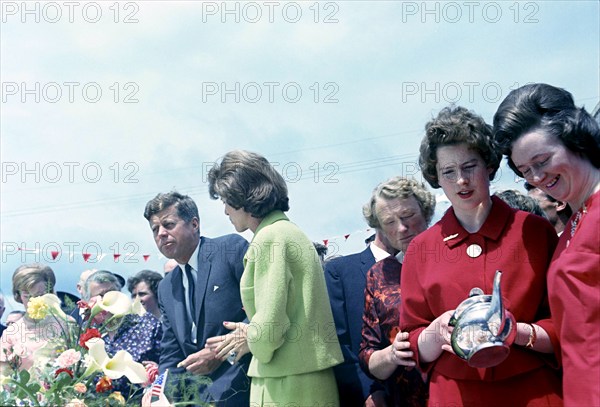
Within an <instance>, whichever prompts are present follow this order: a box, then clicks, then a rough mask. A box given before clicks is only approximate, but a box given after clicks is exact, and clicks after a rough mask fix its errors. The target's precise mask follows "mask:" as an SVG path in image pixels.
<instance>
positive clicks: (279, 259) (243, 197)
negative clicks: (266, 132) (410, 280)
mask: <svg viewBox="0 0 600 407" xmlns="http://www.w3.org/2000/svg"><path fill="white" fill-rule="evenodd" d="M208 182H209V193H210V196H211V198H213V199H218V198H220V199H221V200H222V201H223V204H224V205H225V214H226V215H227V216H229V219H230V221H231V223H232V224H233V226H234V228H235V230H236V231H237V232H244V231H245V230H248V229H249V230H251V231H252V232H253V233H254V237H253V239H252V242H251V244H250V246H249V249H248V252H247V253H246V255H245V257H244V265H245V267H244V274H243V275H242V280H241V282H240V285H241V293H242V302H243V304H244V308H245V310H246V313H247V314H248V318H249V319H250V324H249V325H248V326H246V327H245V329H244V331H245V333H246V339H247V340H246V341H244V343H243V344H244V346H245V347H246V348H247V349H249V350H250V351H251V352H252V361H251V363H250V369H249V371H248V375H249V376H251V377H252V382H251V390H250V401H251V404H252V405H253V406H264V405H274V404H277V405H287V404H290V405H291V404H294V405H298V406H313V405H327V406H335V405H338V392H337V387H336V382H335V376H334V373H333V369H332V367H333V366H335V365H337V364H339V363H341V362H342V360H343V357H342V353H341V350H340V346H339V343H338V341H337V338H336V337H335V335H334V337H333V338H332V337H331V336H330V334H331V333H333V332H334V329H335V328H334V322H333V316H332V314H331V308H330V306H329V300H328V296H327V288H326V286H325V278H324V276H323V269H322V267H321V262H320V260H319V256H318V255H317V252H316V250H315V248H314V245H313V243H312V242H311V241H310V240H309V239H308V238H307V236H306V235H305V234H304V233H303V232H302V231H301V230H300V229H299V228H298V226H296V225H295V224H293V223H292V222H290V220H289V219H288V217H287V216H286V215H285V214H284V212H285V211H287V210H289V198H288V191H287V186H286V184H285V181H284V179H283V177H282V176H281V174H279V173H278V172H277V171H276V170H275V169H274V168H273V166H272V165H271V164H270V163H269V161H267V159H266V158H264V157H263V156H261V155H259V154H256V153H252V152H248V151H242V150H236V151H231V152H229V153H227V154H225V156H224V157H223V158H222V160H221V162H220V163H216V164H215V165H214V166H213V168H212V169H211V170H210V171H209V174H208ZM267 330H268V331H267ZM267 332H268V334H267ZM309 333H310V334H309ZM230 339H234V338H231V337H228V338H225V340H224V341H223V344H222V345H220V346H218V347H217V348H216V350H215V351H217V352H219V353H218V355H220V356H221V357H223V356H225V355H226V353H227V352H229V349H231V348H232V347H233V346H235V345H236V344H235V341H233V340H231V341H230Z"/></svg>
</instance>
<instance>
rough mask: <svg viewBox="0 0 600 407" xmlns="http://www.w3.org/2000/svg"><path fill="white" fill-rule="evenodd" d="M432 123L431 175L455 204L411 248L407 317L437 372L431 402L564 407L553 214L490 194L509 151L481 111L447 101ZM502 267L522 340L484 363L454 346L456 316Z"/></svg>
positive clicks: (417, 347) (427, 171)
mask: <svg viewBox="0 0 600 407" xmlns="http://www.w3.org/2000/svg"><path fill="white" fill-rule="evenodd" d="M425 129H426V135H425V137H424V139H423V141H422V143H421V149H420V157H419V164H420V166H421V170H422V172H423V176H424V177H425V179H426V180H427V181H428V182H429V184H430V185H431V186H432V187H434V188H439V187H441V188H442V189H443V191H444V193H445V194H446V196H447V197H448V199H449V200H450V202H451V204H452V207H451V208H450V209H449V210H448V211H447V212H446V213H445V215H444V216H443V218H442V219H441V220H440V221H439V222H438V223H436V224H435V225H434V226H432V227H431V228H429V229H428V230H426V231H425V232H423V233H421V234H420V235H419V236H417V237H416V238H415V239H414V240H413V241H412V243H411V244H410V246H409V248H408V250H407V253H406V256H405V258H404V265H403V269H402V276H401V284H400V285H401V289H402V307H401V311H400V323H401V329H402V330H403V331H408V332H409V342H410V349H411V350H412V351H413V352H414V355H415V356H416V361H417V364H418V365H419V367H420V368H421V369H423V370H424V371H426V372H428V373H429V374H430V387H429V397H430V398H429V405H430V406H436V407H437V406H440V407H441V406H486V407H487V406H550V405H552V406H554V405H556V406H560V405H562V399H561V395H560V378H559V375H558V374H557V372H556V370H554V369H553V367H551V365H550V364H549V362H550V363H551V362H552V360H553V355H552V351H553V349H554V347H555V346H557V341H556V335H555V333H554V328H553V325H552V323H551V321H550V319H549V318H550V312H549V309H548V306H547V296H546V270H547V269H548V265H549V263H550V259H551V257H552V252H553V251H554V248H555V246H556V242H557V237H556V233H555V231H554V229H553V228H552V226H551V225H550V223H548V221H546V220H545V219H542V218H540V217H538V216H535V215H531V214H529V213H526V212H523V211H517V210H515V209H512V208H510V207H509V206H508V205H506V204H505V203H504V202H503V201H501V200H500V199H499V198H497V197H495V196H490V181H491V180H492V179H493V178H494V175H495V174H496V171H497V169H498V167H499V164H500V157H501V155H500V153H499V152H498V151H496V150H495V149H494V145H493V142H492V129H491V126H489V125H488V124H486V123H485V121H484V120H483V119H482V118H481V117H480V116H478V115H476V114H474V113H473V112H470V111H468V110H467V109H465V108H462V107H450V108H445V109H443V110H442V111H441V112H440V113H439V115H438V116H437V118H435V119H433V120H432V121H430V122H429V123H427V125H426V127H425ZM496 270H501V271H502V273H503V274H502V295H503V297H504V305H505V306H506V308H507V309H508V310H510V311H511V312H512V314H513V315H514V317H515V319H516V321H517V324H516V330H517V332H516V339H515V342H514V344H513V345H512V346H511V348H510V354H509V355H508V357H507V358H506V359H505V360H504V361H503V362H501V363H500V364H498V365H497V366H494V367H490V368H474V367H470V366H469V364H468V363H467V362H466V361H464V360H463V359H461V358H459V357H458V356H456V355H455V354H454V353H453V352H452V348H451V346H450V333H451V331H452V328H449V327H448V322H449V319H450V317H451V315H452V314H453V311H454V309H455V308H456V307H457V306H458V305H459V304H460V303H461V302H462V301H463V300H464V299H466V298H467V296H468V295H469V291H470V290H471V289H472V288H473V287H479V288H481V289H482V290H483V291H484V293H485V294H491V293H492V284H493V280H494V275H495V273H496Z"/></svg>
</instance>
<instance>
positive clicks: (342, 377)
mask: <svg viewBox="0 0 600 407" xmlns="http://www.w3.org/2000/svg"><path fill="white" fill-rule="evenodd" d="M372 244H374V243H371V244H369V246H367V248H366V249H365V250H363V251H362V252H360V253H354V254H350V255H348V256H343V257H338V258H335V259H332V260H330V261H327V262H325V281H326V283H327V290H328V291H329V301H330V303H331V310H332V311H333V319H334V321H335V328H336V331H337V335H338V339H339V341H340V345H341V347H342V353H343V354H344V363H342V364H341V365H337V366H335V367H334V368H333V370H334V373H335V378H336V381H337V384H338V391H339V395H340V406H349V407H353V406H357V407H358V406H361V407H362V406H363V404H364V402H365V400H366V399H367V398H368V397H369V394H371V385H373V380H372V379H370V378H369V377H368V376H367V375H366V374H365V373H364V372H363V371H362V369H361V368H360V365H359V364H358V351H359V349H360V341H361V339H362V336H361V332H362V315H363V308H364V306H365V284H366V278H367V271H369V269H370V268H371V266H373V264H375V256H374V255H373V251H372V250H371V245H372Z"/></svg>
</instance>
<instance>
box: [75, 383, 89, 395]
mask: <svg viewBox="0 0 600 407" xmlns="http://www.w3.org/2000/svg"><path fill="white" fill-rule="evenodd" d="M73 390H75V391H76V392H77V393H79V394H83V393H85V392H86V391H87V387H86V386H85V384H83V383H75V385H74V386H73Z"/></svg>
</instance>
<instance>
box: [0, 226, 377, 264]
mask: <svg viewBox="0 0 600 407" xmlns="http://www.w3.org/2000/svg"><path fill="white" fill-rule="evenodd" d="M369 232H370V233H374V229H372V228H368V229H361V230H355V231H354V232H351V233H346V234H343V235H338V236H331V237H329V238H327V239H322V240H321V241H322V242H323V244H324V245H325V246H326V247H329V246H330V245H331V244H333V243H334V242H335V243H337V242H340V241H341V242H347V241H348V239H349V238H350V237H351V236H352V235H356V234H361V235H363V234H364V233H369ZM36 246H37V247H36V248H27V247H25V246H23V245H21V246H16V245H15V244H12V245H11V246H10V247H9V244H7V243H3V244H2V252H4V253H5V254H16V253H18V252H25V253H34V254H37V255H43V256H44V258H45V260H50V259H52V260H53V261H58V260H60V257H61V256H62V255H63V254H67V255H68V257H69V259H70V261H71V262H72V261H73V260H74V259H75V257H80V258H82V259H83V261H84V262H86V263H88V262H92V263H96V262H100V261H103V260H104V259H106V258H110V257H112V260H113V261H114V262H115V263H118V262H119V261H121V260H124V262H128V261H135V262H137V260H135V259H141V260H143V261H144V262H147V261H148V260H149V259H150V258H151V257H152V258H154V257H156V258H157V259H158V260H161V259H166V258H165V256H163V255H162V254H161V253H160V252H156V253H155V254H152V253H148V252H146V253H142V254H139V252H125V253H102V252H101V251H100V250H98V252H96V253H93V252H90V251H76V250H65V251H62V250H56V249H57V247H56V245H53V246H52V248H53V249H54V250H45V248H40V247H39V244H38V245H36Z"/></svg>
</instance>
